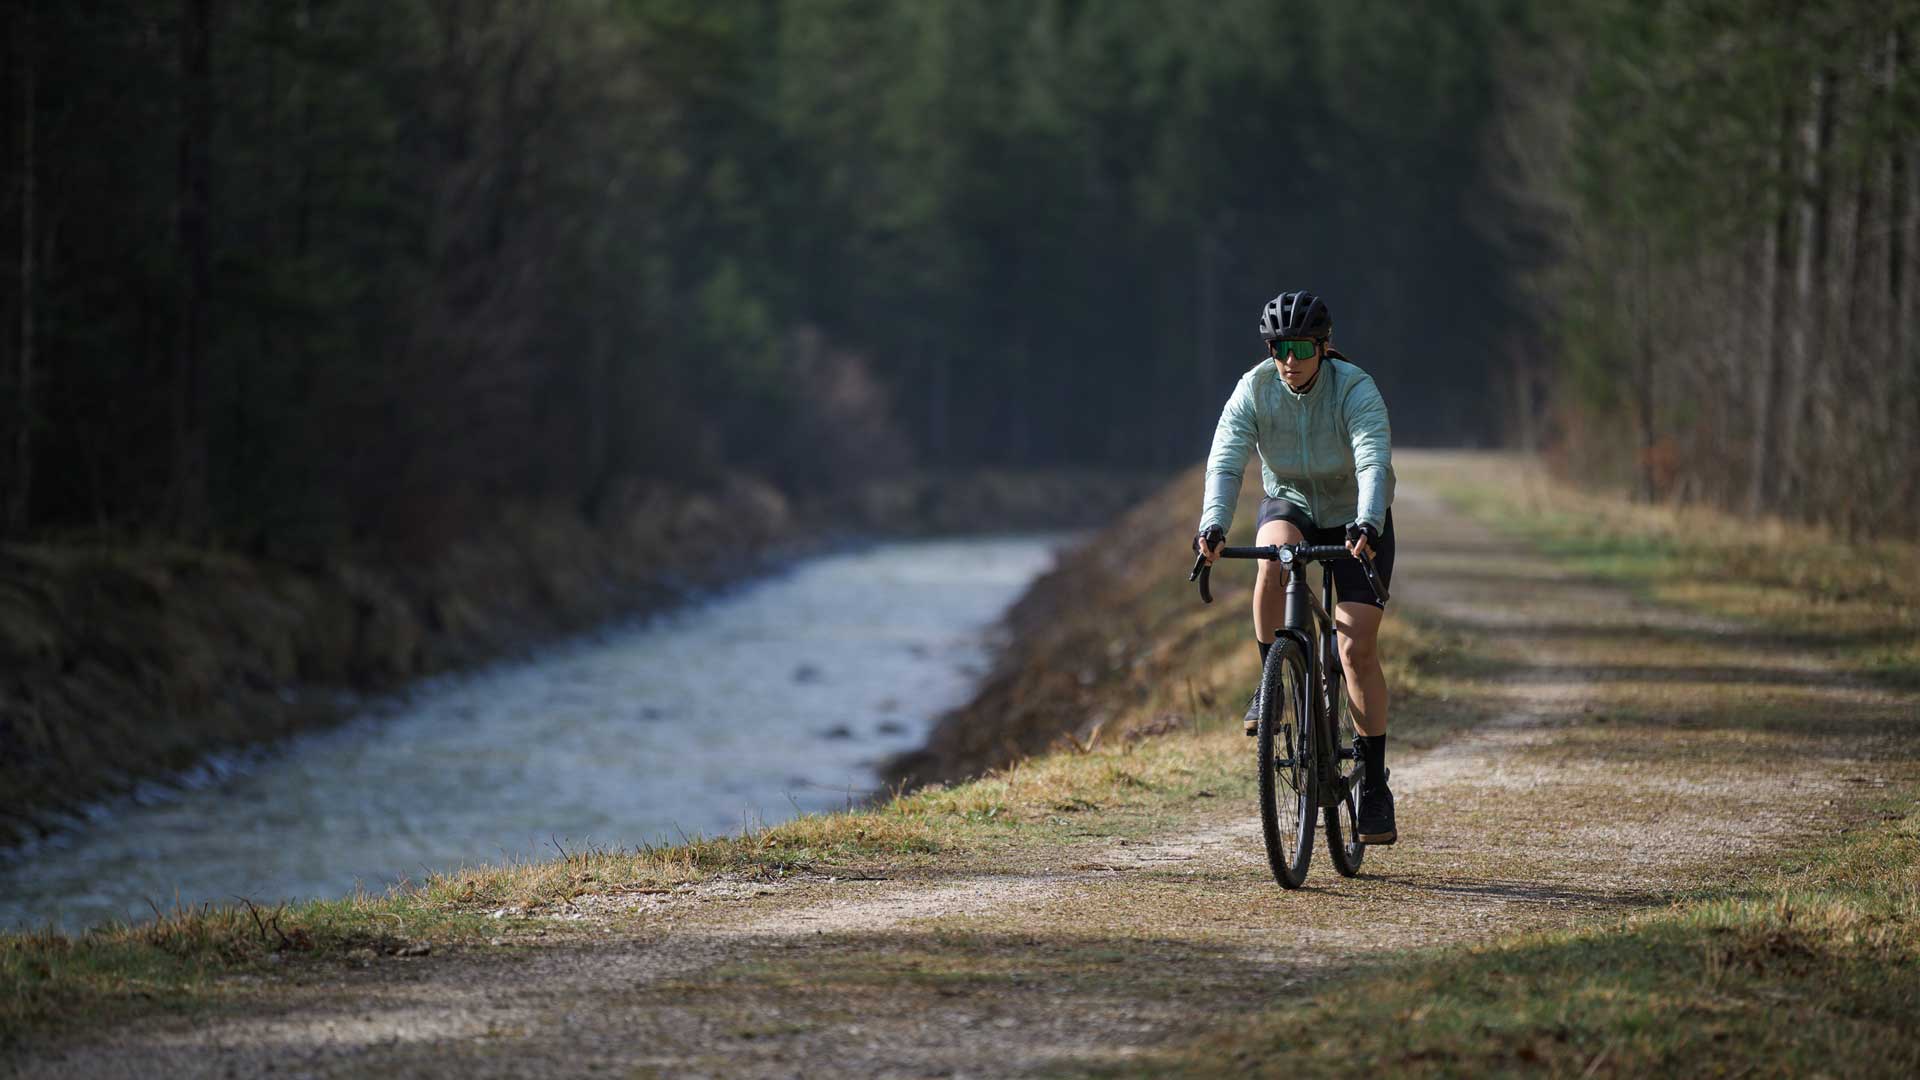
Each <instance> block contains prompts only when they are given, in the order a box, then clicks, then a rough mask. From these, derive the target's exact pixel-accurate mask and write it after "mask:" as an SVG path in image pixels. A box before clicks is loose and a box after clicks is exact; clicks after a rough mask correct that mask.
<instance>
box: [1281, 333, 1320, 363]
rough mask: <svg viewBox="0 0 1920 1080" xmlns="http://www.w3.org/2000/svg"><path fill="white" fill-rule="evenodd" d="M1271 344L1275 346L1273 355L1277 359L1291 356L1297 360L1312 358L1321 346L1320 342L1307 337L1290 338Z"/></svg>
mask: <svg viewBox="0 0 1920 1080" xmlns="http://www.w3.org/2000/svg"><path fill="white" fill-rule="evenodd" d="M1269 344H1271V345H1272V346H1273V357H1274V359H1276V360H1285V359H1286V358H1287V357H1289V356H1291V357H1293V358H1294V359H1295V360H1302V361H1305V360H1311V359H1313V354H1314V352H1315V351H1316V350H1318V349H1319V347H1320V343H1319V342H1317V341H1313V340H1310V339H1307V338H1289V339H1283V340H1279V341H1273V342H1269Z"/></svg>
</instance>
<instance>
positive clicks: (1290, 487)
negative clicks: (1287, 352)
mask: <svg viewBox="0 0 1920 1080" xmlns="http://www.w3.org/2000/svg"><path fill="white" fill-rule="evenodd" d="M1390 442H1391V433H1390V431H1389V429H1388V427H1387V404H1386V402H1384V401H1382V400H1380V391H1379V389H1378V388H1377V387H1375V386H1374V385H1373V376H1371V375H1368V374H1367V373H1366V372H1364V371H1362V370H1360V369H1359V368H1358V367H1357V366H1355V365H1353V364H1350V363H1348V362H1347V361H1345V360H1339V359H1335V358H1333V357H1328V358H1326V359H1325V360H1322V361H1321V362H1320V374H1319V375H1318V376H1317V377H1316V378H1315V379H1314V380H1313V385H1312V386H1309V387H1308V388H1307V392H1306V393H1304V394H1296V393H1294V392H1293V388H1292V387H1290V386H1288V385H1287V382H1286V380H1285V379H1282V378H1281V377H1280V366H1279V365H1278V364H1276V363H1274V362H1273V361H1272V360H1262V361H1260V364H1259V366H1258V367H1255V368H1254V369H1253V370H1252V371H1249V372H1247V373H1246V374H1245V375H1242V376H1241V377H1240V384H1239V385H1238V386H1235V387H1234V388H1233V396H1231V397H1229V398H1228V399H1227V407H1226V408H1225V409H1222V410H1221V411H1220V425H1219V426H1218V427H1216V428H1215V429H1214V431H1213V450H1212V452H1210V453H1209V454H1208V455H1207V494H1206V504H1205V506H1204V508H1203V509H1202V511H1201V514H1200V531H1201V532H1205V531H1206V530H1207V528H1208V526H1212V525H1218V526H1220V528H1221V529H1222V530H1225V529H1226V528H1227V527H1228V526H1230V525H1232V524H1233V507H1234V504H1235V503H1236V502H1238V501H1239V500H1240V474H1241V472H1242V471H1243V470H1244V469H1245V468H1246V464H1247V450H1248V449H1249V448H1254V449H1258V450H1259V451H1260V479H1261V482H1262V484H1263V485H1264V486H1265V488H1266V492H1267V498H1269V499H1285V500H1286V501H1288V502H1290V503H1292V504H1294V505H1295V506H1298V507H1299V508H1300V509H1302V510H1304V511H1306V513H1307V516H1308V517H1309V518H1311V519H1312V520H1313V523H1314V524H1315V525H1318V526H1320V527H1321V528H1331V527H1334V526H1338V525H1345V524H1347V523H1348V522H1350V521H1364V522H1366V523H1367V524H1369V525H1372V526H1373V527H1374V528H1375V529H1385V528H1386V521H1387V507H1389V506H1391V505H1392V504H1393V452H1392V449H1391V446H1390Z"/></svg>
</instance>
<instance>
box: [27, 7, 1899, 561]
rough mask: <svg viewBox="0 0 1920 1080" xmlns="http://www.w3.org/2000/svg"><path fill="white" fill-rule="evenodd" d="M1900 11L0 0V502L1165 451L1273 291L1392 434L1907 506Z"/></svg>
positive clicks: (536, 482) (313, 492) (415, 517)
mask: <svg viewBox="0 0 1920 1080" xmlns="http://www.w3.org/2000/svg"><path fill="white" fill-rule="evenodd" d="M1914 16H1915V5H1914V4H1913V3H1909V2H1905V0H1902V2H1899V3H1894V4H1886V3H1867V2H1864V0H1845V2H1841V3H1834V4H1828V5H1824V6H1822V7H1821V8H1820V9H1818V10H1817V11H1803V10H1802V9H1801V7H1800V6H1799V5H1793V4H1784V3H1778V2H1771V0H1769V2H1761V0H1738V2H1736V0H1721V2H1707V0H1692V2H1670V3H1657V2H1624V0H1589V2H1584V3H1578V4H1572V5H1565V6H1562V7H1558V8H1556V9H1555V10H1554V11H1553V12H1552V13H1550V14H1549V13H1543V12H1540V11H1536V10H1533V9H1532V6H1530V5H1524V4H1519V3H1510V2H1502V0H1465V2H1461V3H1455V4H1445V5H1405V4H1398V3H1386V2H1371V3H1369V2H1362V3H1335V2H1302V3H1285V4H1279V3H1271V2H1256V0H1220V2H1215V3H1208V4H1202V5H1191V4H1185V3H1176V2H1161V0H1137V2H1110V3H1091V2H1084V0H1052V2H1047V0H991V2H990V0H914V2H897V3H882V2H873V0H737V2H729V3H705V2H699V0H554V2H551V3H523V2H519V0H245V2H243V0H179V2H166V3H160V2H135V0H66V2H53V0H11V3H10V4H9V5H8V7H7V15H6V27H7V35H8V39H7V46H6V63H7V65H8V67H7V76H6V78H5V80H4V84H5V85H4V87H0V93H3V94H4V110H3V113H0V115H4V119H5V124H6V131H5V137H4V140H0V143H3V145H4V146H5V147H6V159H5V161H6V175H5V178H4V185H0V200H3V202H0V206H3V207H4V213H0V252H4V267H5V269H4V271H3V272H0V273H4V277H0V280H4V281H5V283H6V290H5V294H4V297H3V298H0V306H3V307H4V311H3V312H0V315H4V321H5V327H6V333H5V334H4V345H3V346H0V348H4V352H0V358H3V360H4V366H3V368H0V402H3V403H4V406H5V407H4V410H0V434H4V436H5V439H4V447H3V448H0V465H4V472H3V473H0V491H3V492H4V499H3V500H0V503H4V505H0V510H3V511H4V523H5V534H6V535H9V536H12V537H14V538H23V537H43V538H44V537H50V536H62V535H75V534H87V535H107V536H128V535H155V534H166V535H169V536H172V537H175V538H181V539H186V540H189V541H194V542H213V543H218V544H222V545H233V546H241V547H245V548H248V549H250V550H257V551H261V552H266V553H282V552H289V551H301V550H312V549H316V548H320V549H324V548H327V547H333V546H338V545H341V544H346V543H359V542H390V541H392V542H405V543H408V544H413V545H420V544H425V545H426V546H428V547H431V546H432V545H434V544H438V543H444V542H445V541H447V540H449V539H451V538H453V537H457V536H460V535H464V534H468V533H471V532H472V531H474V530H477V529H481V528H484V526H485V524H486V522H487V521H488V519H489V516H490V515H491V514H494V513H496V512H497V511H498V509H499V507H501V506H502V505H506V504H521V503H540V504H552V505H556V506H560V507H563V508H565V509H567V510H568V511H569V512H575V511H577V512H579V513H583V514H586V515H588V516H592V515H593V514H595V513H596V512H597V508H598V507H600V506H602V505H604V504H605V503H606V501H607V500H609V499H610V498H614V497H616V496H617V495H618V493H619V492H621V491H622V490H624V489H628V488H631V487H632V486H633V485H635V484H648V483H669V484H700V483H703V482H706V481H709V480H711V479H712V478H714V477H716V476H718V475H720V474H722V473H725V472H728V471H740V472H747V473H752V474H756V475H758V476H761V477H765V478H767V479H770V480H772V481H773V482H774V483H776V484H777V485H779V486H780V487H782V488H783V489H785V490H786V491H788V492H789V493H792V494H797V495H808V494H816V493H822V492H829V491H833V490H835V489H837V488H841V487H844V486H846V485H849V484H853V483H858V482H861V481H865V480H869V479H872V478H875V477H883V476H886V475H890V474H897V473H901V472H904V471H906V470H910V469H965V468H972V467H981V466H1022V467H1024V466H1100V467H1142V468H1153V467H1167V466H1173V465H1179V464H1185V463H1189V462H1192V461H1194V460H1197V459H1198V458H1199V457H1200V456H1201V455H1202V454H1203V453H1204V452H1205V448H1206V439H1207V435H1208V433H1209V431H1210V430H1211V425H1212V422H1213V419H1214V417H1215V415H1216V413H1217V410H1218V408H1219V405H1220V402H1221V401H1222V400H1224V397H1225V395H1226V392H1227V390H1228V388H1229V387H1230V385H1231V383H1232V381H1233V379H1234V378H1236V377H1237V376H1238V374H1239V373H1240V372H1241V371H1243V370H1245V369H1246V368H1247V367H1248V366H1250V365H1251V364H1252V363H1254V362H1255V361H1256V360H1257V359H1258V358H1259V357H1260V355H1261V351H1260V346H1259V342H1258V339H1257V337H1256V335H1255V332H1254V330H1253V326H1254V315H1255V314H1256V312H1257V309H1258V308H1259V306H1260V305H1261V303H1262V302H1264V300H1265V299H1267V298H1268V297H1270V296H1271V295H1272V294H1273V293H1275V292H1278V291H1280V290H1281V289H1286V288H1299V287H1309V288H1313V289H1315V290H1317V291H1319V292H1321V293H1322V294H1323V295H1324V296H1326V297H1327V299H1328V301H1329V303H1330V304H1331V306H1332V310H1333V312H1334V316H1335V323H1336V333H1335V336H1336V341H1337V343H1338V344H1339V345H1340V347H1341V348H1342V349H1343V351H1345V352H1347V353H1348V354H1349V355H1351V356H1352V357H1354V359H1355V360H1356V361H1357V362H1359V363H1360V364H1362V365H1363V366H1364V367H1366V368H1367V369H1368V370H1370V371H1371V372H1373V374H1374V375H1375V376H1376V378H1377V379H1378V380H1379V382H1380V385H1381V387H1382V389H1383V391H1384V393H1385V395H1386V398H1387V401H1388V403H1389V406H1390V407H1391V409H1392V412H1393V421H1394V429H1395V436H1396V442H1397V443H1399V444H1400V445H1410V444H1415V445H1417V444H1427V445H1433V444H1446V445H1487V444H1492V443H1497V442H1503V441H1514V442H1519V443H1521V444H1524V445H1526V446H1528V447H1530V448H1540V449H1543V450H1545V451H1547V452H1549V453H1550V454H1552V455H1553V456H1554V459H1555V460H1556V461H1558V462H1559V463H1560V464H1561V466H1562V467H1563V468H1565V469H1566V470H1568V471H1570V472H1573V473H1576V474H1579V475H1582V476H1586V477H1589V478H1593V479H1597V480H1611V481H1614V482H1618V483H1623V484H1631V485H1633V486H1634V487H1635V488H1636V489H1637V490H1639V491H1640V492H1641V493H1642V494H1643V495H1644V496H1645V497H1648V498H1692V499H1700V500H1706V501H1713V502H1717V503H1720V504H1722V505H1728V506H1734V507H1737V508H1740V509H1743V510H1750V511H1753V512H1773V513H1784V514H1787V515H1789V516H1794V517H1803V518H1811V519H1818V520H1823V521H1827V522H1830V523H1833V524H1837V525H1840V526H1842V527H1845V528H1849V529H1854V530H1858V529H1865V528H1875V527H1884V526H1886V525H1888V524H1894V525H1898V526H1899V527H1902V528H1906V527H1910V526H1911V525H1912V524H1913V523H1914V522H1915V521H1916V518H1917V517H1920V515H1917V514H1916V511H1915V510H1914V506H1915V504H1916V495H1920V491H1916V489H1915V480H1914V470H1913V468H1912V465H1913V463H1914V454H1913V449H1912V446H1913V443H1914V433H1915V430H1916V427H1920V413H1917V412H1916V409H1920V376H1917V374H1916V372H1917V371H1920V364H1916V361H1915V349H1916V343H1915V341H1914V340H1913V335H1912V334H1911V333H1910V332H1909V330H1908V327H1909V326H1910V324H1911V321H1912V314H1913V303H1914V295H1915V284H1914V279H1915V260H1916V249H1917V248H1920V226H1917V225H1916V207H1917V206H1920V197H1916V195H1917V189H1916V186H1915V175H1916V164H1920V163H1916V161H1915V154H1914V151H1915V139H1916V133H1917V132H1920V122H1917V121H1916V116H1920V109H1917V108H1916V107H1915V105H1916V102H1915V91H1914V78H1915V76H1916V71H1915V61H1914V58H1913V48H1914V43H1913V41H1912V29H1913V26H1914V22H1915V18H1914Z"/></svg>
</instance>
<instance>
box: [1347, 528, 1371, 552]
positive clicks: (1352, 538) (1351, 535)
mask: <svg viewBox="0 0 1920 1080" xmlns="http://www.w3.org/2000/svg"><path fill="white" fill-rule="evenodd" d="M1347 553H1348V554H1349V555H1352V556H1353V557H1354V558H1359V557H1360V556H1362V555H1365V556H1367V557H1369V558H1371V557H1372V556H1373V544H1372V543H1370V542H1369V541H1368V539H1367V530H1365V529H1360V528H1355V527H1353V526H1348V528H1347Z"/></svg>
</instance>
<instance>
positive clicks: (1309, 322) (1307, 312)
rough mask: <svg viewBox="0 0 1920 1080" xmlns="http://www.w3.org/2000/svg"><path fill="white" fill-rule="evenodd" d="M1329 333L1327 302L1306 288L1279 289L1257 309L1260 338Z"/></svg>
mask: <svg viewBox="0 0 1920 1080" xmlns="http://www.w3.org/2000/svg"><path fill="white" fill-rule="evenodd" d="M1332 334H1333V316H1332V315H1329V314H1328V313H1327V302H1326V301H1324V300H1322V299H1320V298H1319V297H1317V296H1315V295H1313V294H1312V293H1310V292H1307V291H1305V290H1301V291H1299V292H1283V293H1281V294H1280V295H1279V296H1276V297H1274V298H1273V299H1271V300H1269V301H1267V306H1266V309H1265V310H1263V311H1261V312H1260V339H1261V340H1262V341H1274V340H1277V339H1279V338H1313V339H1314V340H1315V341H1325V340H1327V338H1328V337H1329V336H1331V335H1332Z"/></svg>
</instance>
